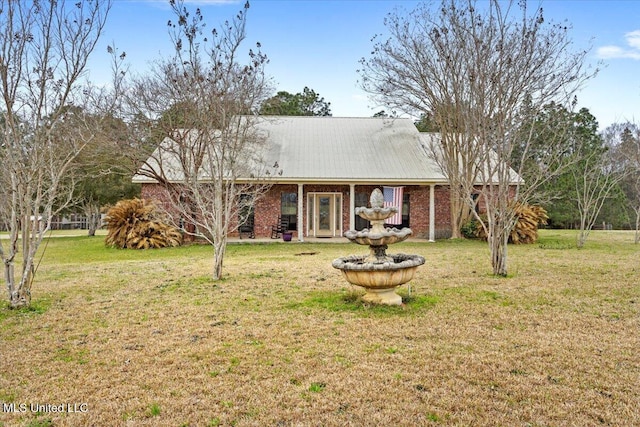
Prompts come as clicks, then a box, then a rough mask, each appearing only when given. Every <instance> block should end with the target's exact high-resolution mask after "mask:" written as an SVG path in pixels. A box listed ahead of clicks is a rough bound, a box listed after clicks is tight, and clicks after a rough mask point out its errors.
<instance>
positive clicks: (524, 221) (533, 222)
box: [463, 203, 549, 245]
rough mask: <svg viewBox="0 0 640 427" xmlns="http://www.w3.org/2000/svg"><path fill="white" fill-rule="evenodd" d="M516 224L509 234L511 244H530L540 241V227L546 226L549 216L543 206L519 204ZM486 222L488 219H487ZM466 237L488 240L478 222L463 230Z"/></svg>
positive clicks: (473, 222)
mask: <svg viewBox="0 0 640 427" xmlns="http://www.w3.org/2000/svg"><path fill="white" fill-rule="evenodd" d="M515 215H516V224H515V225H514V227H513V229H512V230H511V233H510V234H509V243H514V244H516V245H518V244H530V243H535V242H536V241H538V227H539V226H540V225H546V224H547V220H548V219H549V216H548V215H547V211H546V210H545V209H544V208H543V207H542V206H535V205H527V204H522V203H519V204H517V205H516V206H515ZM485 221H486V219H485ZM463 233H464V235H465V237H470V238H473V237H476V238H479V239H482V240H487V234H486V232H485V229H484V228H483V227H482V225H481V224H480V223H479V222H478V221H475V220H474V221H470V222H469V224H467V225H466V226H465V228H464V230H463Z"/></svg>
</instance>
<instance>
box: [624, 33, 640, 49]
mask: <svg viewBox="0 0 640 427" xmlns="http://www.w3.org/2000/svg"><path fill="white" fill-rule="evenodd" d="M624 36H625V37H626V39H627V44H628V45H629V46H631V47H632V48H634V49H640V30H635V31H631V32H630V33H627V34H625V35H624Z"/></svg>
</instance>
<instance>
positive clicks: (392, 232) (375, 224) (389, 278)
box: [332, 188, 425, 305]
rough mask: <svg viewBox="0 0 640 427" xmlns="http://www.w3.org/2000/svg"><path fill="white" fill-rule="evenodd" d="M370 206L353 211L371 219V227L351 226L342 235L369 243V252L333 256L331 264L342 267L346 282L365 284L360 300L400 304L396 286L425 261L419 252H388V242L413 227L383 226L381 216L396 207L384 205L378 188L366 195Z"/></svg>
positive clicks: (364, 243) (407, 233)
mask: <svg viewBox="0 0 640 427" xmlns="http://www.w3.org/2000/svg"><path fill="white" fill-rule="evenodd" d="M369 201H370V204H371V207H370V208H367V207H359V208H356V214H357V215H359V216H360V217H362V218H364V219H366V220H369V221H370V222H371V229H370V230H369V229H366V228H365V229H364V230H362V231H354V230H350V231H347V232H346V233H344V236H345V237H346V238H347V239H349V240H350V241H352V242H353V243H357V244H359V245H369V249H370V252H369V255H352V256H348V257H342V258H337V259H335V260H333V263H332V265H333V267H334V268H337V269H339V270H340V271H342V274H343V275H344V277H345V278H346V279H347V281H348V282H349V283H352V284H354V285H357V286H361V287H363V288H365V290H366V291H367V293H366V294H365V295H364V296H363V297H362V300H363V301H366V302H370V303H374V304H387V305H401V304H402V297H400V295H398V294H396V292H395V289H396V288H397V287H398V286H400V285H402V284H404V283H407V282H408V281H410V280H411V279H413V276H414V274H415V272H416V270H417V269H418V267H419V266H421V265H422V264H424V262H425V260H424V257H421V256H420V255H406V254H395V255H387V247H388V245H391V244H394V243H398V242H402V241H403V240H405V239H407V238H408V237H409V236H410V235H411V234H412V231H411V229H410V228H403V229H402V230H398V229H397V228H395V227H394V228H385V227H384V220H385V219H387V218H389V217H391V216H393V215H394V214H395V213H396V212H397V211H398V209H397V208H396V207H387V208H385V207H383V204H384V197H383V195H382V192H381V191H380V190H379V189H377V188H376V189H375V190H373V192H372V193H371V198H370V199H369Z"/></svg>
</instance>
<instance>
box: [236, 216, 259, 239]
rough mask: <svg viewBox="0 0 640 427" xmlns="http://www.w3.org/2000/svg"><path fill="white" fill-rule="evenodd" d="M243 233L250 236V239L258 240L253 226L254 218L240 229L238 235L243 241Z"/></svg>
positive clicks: (248, 220)
mask: <svg viewBox="0 0 640 427" xmlns="http://www.w3.org/2000/svg"><path fill="white" fill-rule="evenodd" d="M243 233H244V234H248V235H249V238H250V239H255V238H256V233H255V231H254V226H253V218H249V219H247V220H246V221H245V223H244V224H242V225H241V226H240V227H238V234H239V235H240V238H241V239H242V234H243Z"/></svg>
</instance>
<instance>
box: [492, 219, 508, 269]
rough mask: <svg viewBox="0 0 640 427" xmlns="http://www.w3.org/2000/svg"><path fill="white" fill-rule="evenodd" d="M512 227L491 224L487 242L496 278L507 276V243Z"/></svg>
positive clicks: (496, 223)
mask: <svg viewBox="0 0 640 427" xmlns="http://www.w3.org/2000/svg"><path fill="white" fill-rule="evenodd" d="M510 230H511V227H509V226H508V224H500V223H499V222H493V221H492V222H490V223H489V234H488V238H487V241H488V243H489V251H490V253H491V267H492V268H493V274H494V275H496V276H502V277H506V276H507V243H508V241H509V233H510Z"/></svg>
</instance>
